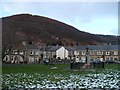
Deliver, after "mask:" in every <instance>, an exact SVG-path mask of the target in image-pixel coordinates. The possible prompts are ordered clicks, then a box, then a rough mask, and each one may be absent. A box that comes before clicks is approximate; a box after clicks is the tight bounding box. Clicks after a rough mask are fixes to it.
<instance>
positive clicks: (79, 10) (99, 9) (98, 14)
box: [0, 0, 118, 35]
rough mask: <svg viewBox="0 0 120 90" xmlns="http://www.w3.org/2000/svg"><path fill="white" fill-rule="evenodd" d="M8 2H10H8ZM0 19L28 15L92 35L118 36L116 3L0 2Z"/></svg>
mask: <svg viewBox="0 0 120 90" xmlns="http://www.w3.org/2000/svg"><path fill="white" fill-rule="evenodd" d="M9 1H10V0H9ZM1 9H2V13H1V14H0V17H3V16H10V15H14V14H20V13H30V14H33V15H40V16H45V17H49V18H53V19H56V20H58V21H61V22H64V23H67V24H69V25H72V26H73V27H75V28H77V29H79V30H82V31H86V32H90V33H94V34H107V35H117V34H118V31H117V30H118V3H117V2H7V1H6V2H2V7H1Z"/></svg>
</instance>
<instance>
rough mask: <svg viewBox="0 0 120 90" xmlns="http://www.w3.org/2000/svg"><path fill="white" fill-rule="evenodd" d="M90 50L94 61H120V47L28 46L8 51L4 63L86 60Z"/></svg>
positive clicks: (90, 56)
mask: <svg viewBox="0 0 120 90" xmlns="http://www.w3.org/2000/svg"><path fill="white" fill-rule="evenodd" d="M87 49H88V55H89V59H90V60H91V61H92V60H101V61H106V60H113V61H115V60H118V61H119V60H120V45H80V46H72V47H67V46H40V47H38V46H36V45H33V44H27V45H22V46H16V47H14V48H12V49H11V50H9V49H8V50H6V52H5V57H4V59H3V62H6V63H41V62H43V60H44V59H46V58H47V59H49V60H52V61H54V60H68V61H69V60H74V61H75V62H80V61H85V60H86V50H87Z"/></svg>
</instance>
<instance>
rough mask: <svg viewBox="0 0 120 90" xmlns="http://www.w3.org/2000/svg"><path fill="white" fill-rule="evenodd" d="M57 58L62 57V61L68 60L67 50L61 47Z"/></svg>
mask: <svg viewBox="0 0 120 90" xmlns="http://www.w3.org/2000/svg"><path fill="white" fill-rule="evenodd" d="M56 55H57V58H58V57H60V58H61V59H65V58H68V50H66V49H65V48H64V47H61V48H60V49H58V50H57V51H56Z"/></svg>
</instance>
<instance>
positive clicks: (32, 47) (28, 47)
mask: <svg viewBox="0 0 120 90" xmlns="http://www.w3.org/2000/svg"><path fill="white" fill-rule="evenodd" d="M26 48H27V49H37V50H39V48H38V47H37V46H36V45H34V44H27V45H26Z"/></svg>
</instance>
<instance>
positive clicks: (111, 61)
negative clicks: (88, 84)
mask: <svg viewBox="0 0 120 90" xmlns="http://www.w3.org/2000/svg"><path fill="white" fill-rule="evenodd" d="M105 63H115V62H114V61H113V60H106V61H105Z"/></svg>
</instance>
